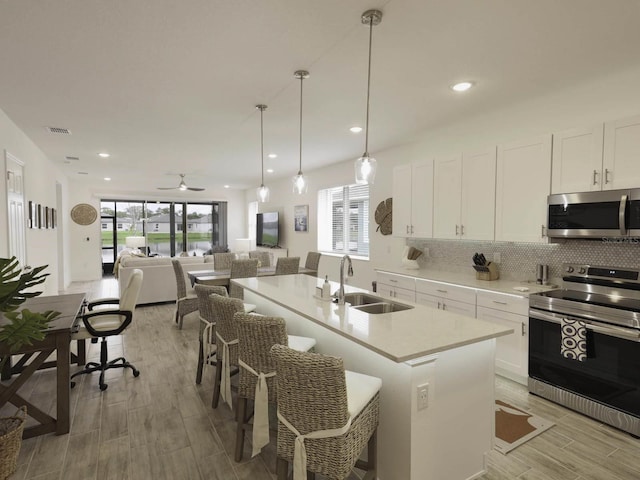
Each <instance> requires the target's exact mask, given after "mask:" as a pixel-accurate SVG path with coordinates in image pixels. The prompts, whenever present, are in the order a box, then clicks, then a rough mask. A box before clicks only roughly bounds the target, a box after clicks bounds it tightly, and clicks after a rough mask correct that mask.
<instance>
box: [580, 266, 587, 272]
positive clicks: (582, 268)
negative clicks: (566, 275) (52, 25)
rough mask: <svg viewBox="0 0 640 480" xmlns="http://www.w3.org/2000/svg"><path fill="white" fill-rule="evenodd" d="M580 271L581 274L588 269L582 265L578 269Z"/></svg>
mask: <svg viewBox="0 0 640 480" xmlns="http://www.w3.org/2000/svg"><path fill="white" fill-rule="evenodd" d="M578 273H580V274H584V273H587V269H586V268H584V267H580V269H579V270H578Z"/></svg>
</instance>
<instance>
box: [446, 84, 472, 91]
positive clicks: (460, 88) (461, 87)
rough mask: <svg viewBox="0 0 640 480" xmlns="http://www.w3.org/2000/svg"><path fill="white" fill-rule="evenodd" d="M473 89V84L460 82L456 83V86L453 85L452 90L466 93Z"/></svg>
mask: <svg viewBox="0 0 640 480" xmlns="http://www.w3.org/2000/svg"><path fill="white" fill-rule="evenodd" d="M471 87H473V83H472V82H460V83H456V84H455V85H451V90H453V91H455V92H466V91H467V90H469V89H470V88H471Z"/></svg>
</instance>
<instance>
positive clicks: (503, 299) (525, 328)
mask: <svg viewBox="0 0 640 480" xmlns="http://www.w3.org/2000/svg"><path fill="white" fill-rule="evenodd" d="M528 312H529V300H528V299H526V298H522V297H515V296H513V295H502V294H499V293H493V292H481V291H478V305H477V308H476V316H477V318H478V319H480V320H486V321H488V322H493V323H497V324H499V325H503V326H506V327H509V328H512V329H513V333H512V334H511V335H506V336H504V337H499V338H497V339H496V373H498V374H500V375H503V376H505V377H507V378H510V379H512V380H515V381H516V382H519V383H522V384H526V383H527V377H528V375H529V360H528V357H529V333H528V332H529V313H528Z"/></svg>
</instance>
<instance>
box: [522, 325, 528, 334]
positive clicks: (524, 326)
mask: <svg viewBox="0 0 640 480" xmlns="http://www.w3.org/2000/svg"><path fill="white" fill-rule="evenodd" d="M526 334H527V326H526V325H525V324H524V322H522V336H523V337H524V336H525V335H526Z"/></svg>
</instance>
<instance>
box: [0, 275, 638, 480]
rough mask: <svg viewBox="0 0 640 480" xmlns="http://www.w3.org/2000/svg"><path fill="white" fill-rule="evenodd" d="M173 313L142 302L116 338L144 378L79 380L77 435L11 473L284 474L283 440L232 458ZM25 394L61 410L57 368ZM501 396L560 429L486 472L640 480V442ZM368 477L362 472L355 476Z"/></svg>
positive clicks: (510, 388) (133, 476) (545, 406)
mask: <svg viewBox="0 0 640 480" xmlns="http://www.w3.org/2000/svg"><path fill="white" fill-rule="evenodd" d="M71 292H87V294H88V297H89V298H100V297H108V296H117V284H116V282H115V280H113V279H104V280H102V281H97V282H89V283H74V284H73V285H72V286H71V288H70V289H69V290H68V291H67V293H71ZM172 314H173V306H172V305H159V306H148V307H141V308H138V309H137V310H136V314H135V317H134V323H133V325H132V326H131V327H130V328H129V329H128V330H127V332H126V333H125V335H123V336H122V337H115V338H110V339H109V356H110V358H115V357H116V356H121V355H123V354H124V356H125V357H126V358H127V359H128V360H129V361H130V362H132V363H133V364H134V365H136V367H137V368H138V369H139V370H140V372H141V374H140V376H139V377H138V378H133V376H132V374H131V372H130V371H126V372H124V371H122V370H121V369H116V370H110V371H108V373H107V383H108V384H109V388H108V389H107V390H106V391H104V392H101V391H100V390H99V388H98V385H97V374H93V375H91V376H88V375H82V376H80V377H79V381H78V385H77V386H76V387H75V388H74V389H73V390H72V391H71V409H72V424H71V432H70V434H69V435H62V436H59V437H57V436H55V435H53V434H50V435H45V436H41V437H37V438H33V439H29V440H25V441H24V442H23V444H22V449H21V452H20V457H19V466H18V470H17V471H16V473H15V474H14V475H13V476H12V477H11V479H14V480H15V479H42V480H45V479H46V480H50V479H51V480H53V479H59V480H76V479H77V480H93V479H99V480H103V479H118V480H124V479H130V480H145V479H149V480H151V479H153V480H161V479H167V480H176V479H185V480H186V479H189V480H194V479H195V480H197V479H203V480H204V479H207V480H274V479H275V441H272V442H271V444H270V445H269V446H268V447H267V448H265V449H264V450H263V453H262V454H260V455H258V456H256V457H255V458H253V459H252V458H251V457H250V451H251V445H250V441H249V440H247V441H246V442H245V456H244V460H243V462H242V463H236V462H234V461H233V446H234V441H235V422H234V420H233V414H232V413H231V411H230V410H229V408H228V407H227V406H225V405H222V404H221V406H219V407H218V408H217V409H216V410H213V409H212V408H211V396H212V392H213V375H214V369H213V368H212V367H210V368H208V369H207V370H206V371H205V376H204V378H203V382H202V384H201V385H196V384H195V369H196V363H197V344H198V342H197V335H198V320H197V316H196V315H195V314H191V315H190V316H188V317H186V318H185V322H184V329H183V330H178V329H177V327H176V325H175V323H174V322H173V320H172ZM89 345H90V347H89V352H88V355H89V357H92V359H97V357H98V354H99V345H97V344H89ZM75 369H77V367H75V368H74V367H72V372H73V371H75ZM22 392H23V393H27V394H28V398H29V399H30V400H32V401H33V402H34V403H37V404H39V405H47V404H48V405H49V408H50V411H51V412H53V411H54V410H55V373H54V372H53V371H52V370H50V371H43V372H38V373H36V374H35V375H34V376H33V378H32V379H31V380H30V381H29V382H28V384H27V385H25V386H24V387H23V390H22ZM496 392H497V397H498V398H499V399H502V400H504V401H506V402H508V403H511V404H512V405H514V406H517V407H520V408H523V409H526V410H529V411H531V412H532V413H535V414H538V415H540V416H543V417H545V418H547V419H549V420H552V421H553V422H555V423H556V425H555V426H554V427H552V428H551V429H549V430H548V431H546V432H544V433H542V434H541V435H539V436H538V437H536V438H534V439H532V440H530V441H529V442H527V443H526V444H524V445H522V446H520V447H518V448H516V449H515V450H513V451H511V452H510V453H508V454H507V455H502V454H500V453H498V452H496V451H492V452H491V453H490V455H489V459H488V472H487V473H486V474H485V475H484V476H482V477H481V478H482V480H514V479H519V480H609V479H611V480H633V479H640V440H637V439H634V438H632V437H631V436H629V435H627V434H625V433H623V432H620V431H617V430H615V429H613V428H610V427H608V426H605V425H602V424H600V423H599V422H596V421H593V420H591V419H589V418H587V417H584V416H582V415H580V414H577V413H574V412H572V411H570V410H567V409H565V408H563V407H560V406H558V405H555V404H553V403H550V402H548V401H546V400H544V399H541V398H537V397H534V396H532V395H529V394H528V393H527V391H526V389H525V387H523V386H521V385H518V384H516V383H513V382H511V381H509V380H505V379H503V378H501V377H496ZM2 413H6V412H5V411H4V410H3V412H2ZM359 477H360V474H359V472H354V474H352V475H351V477H350V480H357V479H358V478H359ZM319 480H320V479H319ZM390 480H404V479H390ZM437 480H463V479H437Z"/></svg>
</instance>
